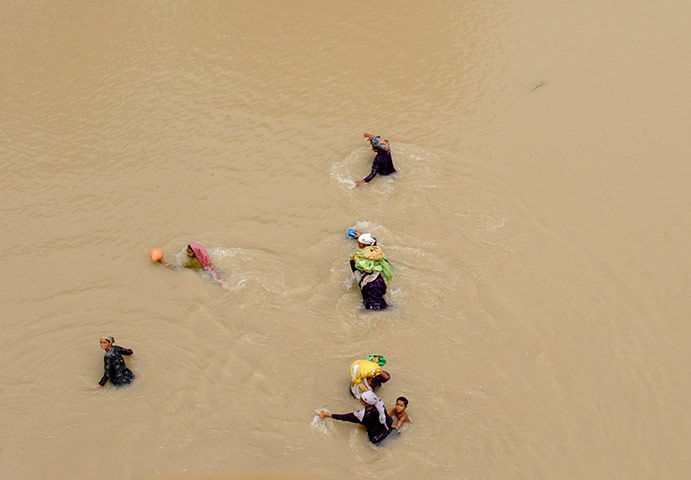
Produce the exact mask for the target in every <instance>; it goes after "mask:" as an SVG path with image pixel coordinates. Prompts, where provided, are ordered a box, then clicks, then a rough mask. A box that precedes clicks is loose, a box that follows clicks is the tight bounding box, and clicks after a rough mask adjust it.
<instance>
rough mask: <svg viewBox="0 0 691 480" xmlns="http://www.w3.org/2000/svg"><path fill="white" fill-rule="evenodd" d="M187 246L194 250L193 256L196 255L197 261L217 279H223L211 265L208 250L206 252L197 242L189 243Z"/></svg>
mask: <svg viewBox="0 0 691 480" xmlns="http://www.w3.org/2000/svg"><path fill="white" fill-rule="evenodd" d="M189 247H190V248H191V249H192V251H193V252H194V256H195V257H197V260H199V263H201V264H202V266H203V267H204V268H205V269H206V270H208V271H209V272H210V273H211V274H212V275H213V276H214V277H215V278H216V279H217V280H223V278H222V277H221V276H220V275H219V274H218V273H216V270H214V267H212V266H211V257H209V252H207V251H206V249H205V248H204V247H202V246H201V245H199V244H198V243H197V242H192V243H190V245H189Z"/></svg>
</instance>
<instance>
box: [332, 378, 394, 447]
mask: <svg viewBox="0 0 691 480" xmlns="http://www.w3.org/2000/svg"><path fill="white" fill-rule="evenodd" d="M360 403H361V404H362V405H363V406H364V407H365V408H363V409H362V410H358V411H357V412H353V413H343V414H339V413H329V412H327V411H325V410H321V411H320V412H319V416H320V417H321V418H333V419H334V420H341V421H343V422H351V423H358V424H360V425H363V426H364V427H365V428H366V429H367V438H369V441H370V442H372V443H374V444H375V445H377V444H380V443H381V442H382V441H383V440H384V439H385V438H386V437H388V436H389V434H390V433H391V432H392V430H391V425H392V423H393V419H392V418H391V416H389V414H388V413H387V412H386V408H385V407H384V402H383V401H382V400H381V398H379V397H377V396H376V395H375V394H374V392H370V391H367V392H365V393H363V394H362V396H361V397H360Z"/></svg>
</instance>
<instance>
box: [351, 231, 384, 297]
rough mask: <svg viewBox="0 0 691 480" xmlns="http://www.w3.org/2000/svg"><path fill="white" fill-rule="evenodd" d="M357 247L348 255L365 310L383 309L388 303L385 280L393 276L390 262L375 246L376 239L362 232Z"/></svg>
mask: <svg viewBox="0 0 691 480" xmlns="http://www.w3.org/2000/svg"><path fill="white" fill-rule="evenodd" d="M357 243H358V249H357V250H355V251H354V252H353V254H352V255H351V257H350V269H351V270H352V271H353V275H354V276H355V280H357V284H358V287H360V292H361V293H362V302H363V303H364V304H365V308H366V309H367V310H384V309H385V308H386V307H387V306H388V305H387V303H386V300H385V299H384V295H385V294H386V282H390V281H391V279H392V278H393V271H392V270H391V264H390V263H389V261H388V260H387V259H386V256H385V255H384V252H383V251H382V249H381V248H379V247H378V246H377V239H376V238H374V237H373V236H372V235H370V234H369V233H363V234H362V235H360V236H359V237H358V239H357Z"/></svg>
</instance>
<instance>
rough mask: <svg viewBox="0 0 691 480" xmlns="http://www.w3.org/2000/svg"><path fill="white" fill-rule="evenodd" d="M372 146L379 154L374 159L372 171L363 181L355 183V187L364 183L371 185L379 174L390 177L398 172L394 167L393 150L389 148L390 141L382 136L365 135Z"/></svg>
mask: <svg viewBox="0 0 691 480" xmlns="http://www.w3.org/2000/svg"><path fill="white" fill-rule="evenodd" d="M363 137H365V138H366V139H367V140H368V141H369V142H370V144H371V145H372V151H374V152H376V153H377V156H376V157H374V162H372V171H371V172H370V174H369V175H367V176H366V177H365V178H363V179H362V180H360V181H358V182H355V186H356V187H357V186H359V185H362V184H363V183H369V181H370V180H372V179H373V178H374V177H375V176H376V175H377V173H378V174H379V175H390V174H392V173H394V172H396V169H395V168H394V166H393V159H392V158H391V148H390V147H389V141H388V140H386V139H384V138H381V137H380V136H374V135H371V134H369V133H365V134H364V135H363Z"/></svg>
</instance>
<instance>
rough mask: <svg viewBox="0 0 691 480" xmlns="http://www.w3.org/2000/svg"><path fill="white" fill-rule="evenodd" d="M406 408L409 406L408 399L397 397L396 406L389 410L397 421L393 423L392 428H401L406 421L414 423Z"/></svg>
mask: <svg viewBox="0 0 691 480" xmlns="http://www.w3.org/2000/svg"><path fill="white" fill-rule="evenodd" d="M406 408H408V399H407V398H405V397H398V398H397V399H396V406H395V407H394V408H392V409H391V410H389V412H388V413H389V415H391V416H392V417H395V418H396V422H394V424H393V425H391V427H392V428H397V429H400V428H401V426H402V425H403V424H404V423H405V422H409V423H412V422H411V421H410V417H409V416H408V414H407V413H405V410H406Z"/></svg>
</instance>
